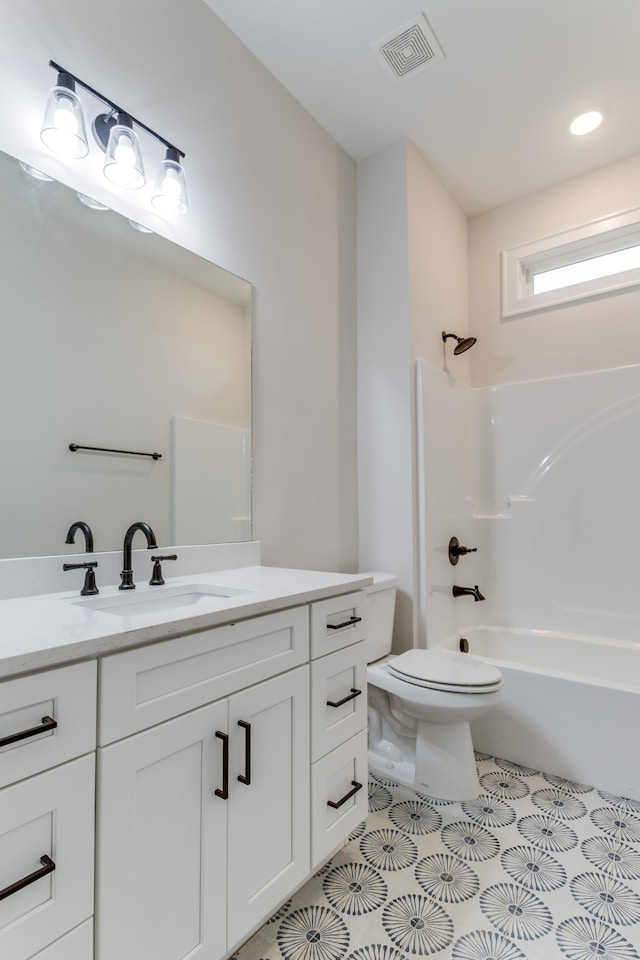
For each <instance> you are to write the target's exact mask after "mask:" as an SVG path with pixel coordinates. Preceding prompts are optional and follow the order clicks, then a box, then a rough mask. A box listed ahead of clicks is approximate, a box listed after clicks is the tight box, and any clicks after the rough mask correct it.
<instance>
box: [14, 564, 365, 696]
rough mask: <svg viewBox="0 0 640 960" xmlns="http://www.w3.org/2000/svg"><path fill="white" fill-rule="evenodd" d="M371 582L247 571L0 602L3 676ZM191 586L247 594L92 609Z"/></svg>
mask: <svg viewBox="0 0 640 960" xmlns="http://www.w3.org/2000/svg"><path fill="white" fill-rule="evenodd" d="M165 576H166V574H165ZM371 582H372V580H371V577H370V576H367V575H366V574H355V575H352V574H340V573H325V572H321V571H315V570H287V569H282V568H279V567H264V566H250V567H239V568H237V569H233V570H222V571H217V572H215V573H198V574H192V575H189V576H183V577H167V578H166V584H165V585H164V586H155V587H151V586H149V585H148V584H146V583H144V584H138V585H137V586H136V589H135V591H128V592H127V593H124V592H123V591H119V590H118V588H117V587H106V588H104V589H102V588H101V589H100V594H99V596H98V597H87V598H84V597H81V596H80V595H79V592H78V590H75V591H65V592H64V593H48V594H44V595H41V596H29V597H18V598H16V599H10V600H1V601H0V678H3V677H10V676H15V675H16V674H21V673H28V672H30V671H33V670H42V669H46V668H49V667H54V666H59V665H62V664H65V663H69V662H71V661H73V660H82V659H88V658H92V657H96V656H99V655H101V654H106V653H113V652H115V651H117V650H125V649H127V648H129V647H133V646H138V645H140V644H143V643H150V642H152V641H155V640H165V639H167V638H169V637H173V636H176V635H177V634H180V633H192V632H193V631H195V630H202V629H205V628H207V627H215V626H218V625H220V624H223V623H229V622H232V621H234V620H236V619H240V618H243V619H244V618H246V617H255V616H260V615H261V614H265V613H270V612H271V611H272V610H281V609H284V608H285V607H291V606H297V605H298V604H303V603H308V602H309V601H311V600H321V599H324V598H325V597H331V596H336V595H339V594H342V593H349V592H350V591H352V590H359V589H360V588H362V587H366V586H368V585H369V584H370V583H371ZM190 584H196V585H202V586H209V587H211V586H218V587H222V588H224V587H229V588H230V589H231V590H238V591H243V592H241V593H238V594H237V595H234V596H229V597H215V596H209V595H203V596H202V597H200V598H198V599H197V600H196V601H195V602H194V603H193V605H192V606H191V607H189V606H177V607H176V608H175V609H173V610H169V611H167V610H164V611H161V612H153V611H149V612H143V609H142V607H143V605H142V604H140V612H138V611H136V612H135V613H134V614H126V615H125V614H124V613H118V614H114V613H112V612H108V611H106V610H97V609H92V603H94V602H95V601H96V600H99V601H102V600H108V599H109V598H111V597H113V598H118V597H119V598H122V599H124V597H126V598H128V599H130V600H133V599H135V600H136V601H139V600H142V598H143V597H145V596H148V597H149V598H150V599H152V598H153V599H155V598H156V597H158V598H159V597H161V596H162V591H163V590H164V591H166V590H167V588H169V590H170V591H171V592H173V591H174V589H175V588H182V587H184V586H186V585H190ZM134 594H135V597H134ZM165 596H168V594H165ZM113 609H114V610H115V609H116V608H115V607H114V608H113Z"/></svg>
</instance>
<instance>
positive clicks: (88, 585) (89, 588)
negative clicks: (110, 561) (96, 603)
mask: <svg viewBox="0 0 640 960" xmlns="http://www.w3.org/2000/svg"><path fill="white" fill-rule="evenodd" d="M97 566H98V561H97V560H93V561H92V562H91V563H63V564H62V569H63V570H86V571H87V572H86V573H85V575H84V586H83V588H82V590H81V591H80V596H81V597H95V595H96V593H100V591H99V590H98V588H97V586H96V575H95V567H97Z"/></svg>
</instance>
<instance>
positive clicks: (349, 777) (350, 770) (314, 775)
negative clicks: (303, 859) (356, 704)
mask: <svg viewBox="0 0 640 960" xmlns="http://www.w3.org/2000/svg"><path fill="white" fill-rule="evenodd" d="M367 796H368V791H367V731H366V730H363V731H362V732H361V733H358V734H356V736H355V737H352V738H351V740H347V742H346V743H343V744H342V746H340V747H338V748H337V749H336V750H333V751H332V752H331V753H328V754H327V756H326V757H323V758H322V760H318V761H317V762H316V763H314V764H313V765H312V767H311V869H312V870H315V869H316V868H317V867H318V866H319V865H320V864H321V863H323V862H324V861H325V860H326V859H327V858H328V857H329V856H331V854H332V853H333V852H334V851H335V850H337V849H338V848H339V847H340V846H341V845H342V844H343V843H345V842H346V841H347V839H348V837H349V834H350V833H351V831H352V830H355V828H356V827H357V826H358V824H359V823H362V821H363V820H365V819H366V816H367V808H368V803H367ZM345 798H346V799H345Z"/></svg>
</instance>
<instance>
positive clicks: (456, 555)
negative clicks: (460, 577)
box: [449, 537, 478, 567]
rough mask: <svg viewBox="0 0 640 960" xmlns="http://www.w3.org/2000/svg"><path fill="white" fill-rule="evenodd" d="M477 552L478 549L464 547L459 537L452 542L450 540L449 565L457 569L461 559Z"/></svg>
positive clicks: (452, 538) (453, 538)
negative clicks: (456, 566)
mask: <svg viewBox="0 0 640 960" xmlns="http://www.w3.org/2000/svg"><path fill="white" fill-rule="evenodd" d="M477 552H478V548H477V547H463V546H462V544H461V543H460V541H459V540H458V538H457V537H451V540H449V563H450V564H451V566H452V567H455V565H456V563H457V562H458V560H459V559H460V557H465V556H466V555H467V554H468V553H477Z"/></svg>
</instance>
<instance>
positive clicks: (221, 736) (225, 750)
mask: <svg viewBox="0 0 640 960" xmlns="http://www.w3.org/2000/svg"><path fill="white" fill-rule="evenodd" d="M216 737H217V738H218V740H222V790H220V788H219V787H218V789H217V790H216V791H215V794H216V797H220V799H221V800H228V799H229V735H228V734H227V733H221V732H220V730H216Z"/></svg>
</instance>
